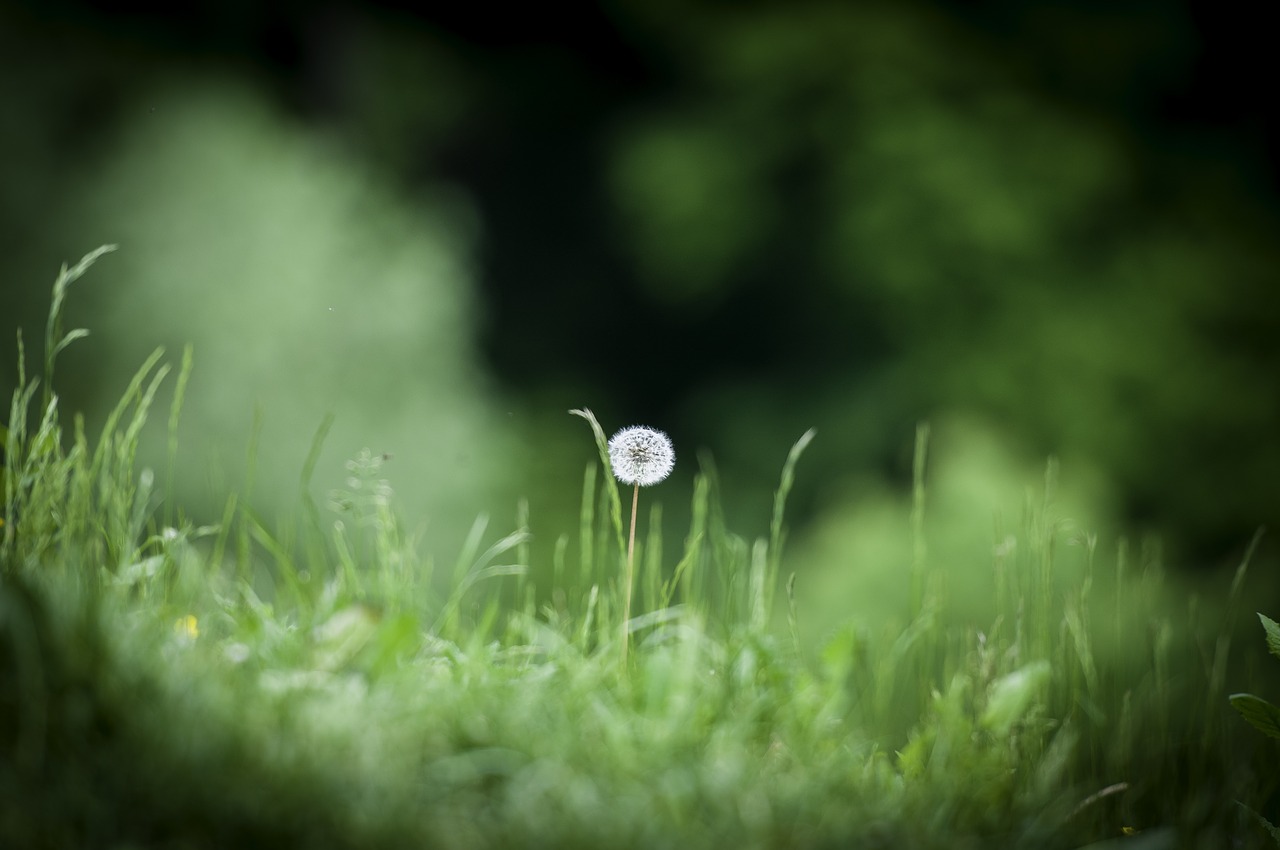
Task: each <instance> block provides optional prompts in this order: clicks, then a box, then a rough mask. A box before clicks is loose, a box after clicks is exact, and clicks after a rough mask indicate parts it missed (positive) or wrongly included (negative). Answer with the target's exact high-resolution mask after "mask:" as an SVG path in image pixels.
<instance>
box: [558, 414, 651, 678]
mask: <svg viewBox="0 0 1280 850" xmlns="http://www.w3.org/2000/svg"><path fill="white" fill-rule="evenodd" d="M569 412H570V413H572V414H573V415H574V416H581V417H582V418H583V419H585V420H587V422H588V423H589V424H590V425H591V432H592V433H593V434H595V437H596V446H597V447H599V449H600V458H601V460H603V461H605V462H606V463H608V465H609V467H610V468H611V469H612V470H613V475H614V477H615V478H617V479H618V480H619V481H621V482H622V483H623V484H633V485H635V488H634V490H633V492H632V494H631V536H630V538H629V539H628V541H627V574H626V593H625V594H624V595H623V599H624V602H623V608H622V653H621V655H622V663H623V665H624V666H625V665H626V663H627V641H628V639H629V638H630V630H629V625H630V624H629V621H630V619H631V585H632V584H634V576H635V550H636V510H637V507H638V505H639V504H640V488H641V487H648V486H649V485H650V484H657V483H658V482H659V481H661V480H662V479H664V478H666V477H667V476H668V475H670V474H671V469H672V467H674V466H675V465H676V453H675V449H673V448H672V447H671V440H670V438H668V437H667V435H666V434H664V433H662V432H661V431H657V430H655V429H653V428H645V427H643V426H640V425H634V426H632V427H630V428H623V429H622V430H621V431H619V432H618V433H616V434H614V435H613V439H611V440H609V442H608V444H606V443H605V439H604V431H603V430H602V429H601V428H600V423H599V422H597V421H596V417H595V414H593V413H592V412H591V411H590V410H587V409H586V408H583V409H582V410H570V411H569ZM612 496H613V505H614V510H615V511H616V512H617V513H615V514H614V516H615V517H617V518H618V520H620V519H621V517H620V516H619V515H620V514H621V511H622V506H621V504H620V503H619V499H618V497H617V491H616V490H613V491H612ZM618 534H619V535H621V534H622V527H621V522H620V521H619V523H618Z"/></svg>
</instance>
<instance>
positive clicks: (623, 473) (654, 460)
mask: <svg viewBox="0 0 1280 850" xmlns="http://www.w3.org/2000/svg"><path fill="white" fill-rule="evenodd" d="M609 463H610V465H612V466H613V474H614V476H615V477H616V478H617V479H618V480H619V481H621V482H622V483H623V484H639V485H640V486H641V487H648V486H649V485H650V484H657V483H658V482H659V481H661V480H662V479H664V478H666V477H667V476H668V475H670V474H671V468H672V467H674V466H675V465H676V451H675V449H673V448H672V447H671V439H670V438H669V437H667V435H666V434H664V433H662V432H661V431H655V430H654V429H653V428H645V427H644V426H643V425H633V426H632V427H630V428H623V429H622V430H621V431H619V432H618V433H616V434H614V435H613V438H612V439H611V440H609Z"/></svg>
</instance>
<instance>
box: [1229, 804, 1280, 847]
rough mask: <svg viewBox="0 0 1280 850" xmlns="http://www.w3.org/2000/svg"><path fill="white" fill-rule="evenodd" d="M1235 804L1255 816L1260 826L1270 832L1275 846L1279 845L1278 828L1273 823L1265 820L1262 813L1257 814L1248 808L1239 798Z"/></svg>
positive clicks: (1279, 831)
mask: <svg viewBox="0 0 1280 850" xmlns="http://www.w3.org/2000/svg"><path fill="white" fill-rule="evenodd" d="M1236 805H1237V806H1239V807H1240V808H1242V809H1244V810H1245V811H1246V812H1248V813H1249V814H1251V815H1253V816H1254V817H1255V818H1257V819H1258V822H1259V823H1260V824H1262V828H1263V829H1265V830H1266V831H1267V832H1269V833H1271V837H1272V838H1273V839H1275V842H1276V846H1278V847H1280V829H1277V828H1276V827H1275V825H1274V824H1273V823H1271V821H1269V820H1267V819H1266V818H1264V817H1263V816H1262V815H1260V814H1258V813H1257V812H1255V811H1254V810H1253V809H1251V808H1249V807H1248V806H1246V805H1245V804H1244V803H1242V802H1240V801H1239V800H1236Z"/></svg>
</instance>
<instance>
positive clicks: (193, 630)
mask: <svg viewBox="0 0 1280 850" xmlns="http://www.w3.org/2000/svg"><path fill="white" fill-rule="evenodd" d="M173 630H174V631H175V632H177V633H178V634H179V635H181V636H182V637H184V638H191V639H195V638H198V637H200V624H199V623H198V622H197V621H196V617H195V615H194V614H188V615H186V616H185V617H179V618H178V619H177V620H175V621H174V623H173Z"/></svg>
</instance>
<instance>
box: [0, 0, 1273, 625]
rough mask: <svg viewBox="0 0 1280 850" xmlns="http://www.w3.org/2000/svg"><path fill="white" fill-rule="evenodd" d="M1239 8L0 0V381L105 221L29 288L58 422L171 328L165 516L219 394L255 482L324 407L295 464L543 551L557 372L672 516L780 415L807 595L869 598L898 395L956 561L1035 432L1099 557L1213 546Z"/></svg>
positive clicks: (1263, 189)
mask: <svg viewBox="0 0 1280 850" xmlns="http://www.w3.org/2000/svg"><path fill="white" fill-rule="evenodd" d="M1262 14H1263V12H1262V11H1260V7H1256V6H1246V5H1245V4H1243V3H1226V4H1221V3H1212V4H1211V3H1208V2H1178V0H1166V2H1159V1H1158V0H1115V1H1114V2H1098V3H1067V2H1059V3H1019V2H1012V0H1004V2H1001V0H986V1H985V2H984V0H972V2H941V0H934V2H911V1H910V0H909V1H908V2H883V3H877V2H868V3H852V2H850V3H840V2H753V3H693V2H676V1H675V0H662V2H648V3H603V4H576V3H570V4H550V5H548V4H534V5H525V6H520V5H517V6H515V7H510V6H503V7H502V8H501V9H500V10H499V9H498V8H497V7H496V6H495V7H485V6H483V5H474V4H440V5H438V6H435V5H424V6H421V7H418V8H416V9H415V8H412V6H411V5H410V6H406V5H405V4H378V3H354V2H349V1H348V0H333V2H328V3H323V4H316V5H314V6H312V5H310V4H305V3H282V2H266V3H247V2H232V3H228V2H212V0H196V2H191V3H186V4H181V5H180V6H173V7H170V8H169V9H167V10H166V11H164V12H156V11H155V10H154V9H153V7H152V5H151V4H144V3H131V2H119V3H87V2H76V1H75V0H44V2H40V3H36V2H27V1H26V0H11V2H9V3H6V4H4V5H3V6H2V7H0V104H2V108H0V280H2V281H3V286H4V297H3V309H2V310H0V339H4V340H9V341H10V342H6V343H4V344H3V345H0V367H2V368H0V392H3V394H4V397H5V398H7V397H8V396H9V393H10V392H11V390H12V387H13V383H14V376H15V347H14V345H13V344H12V342H11V341H12V340H13V338H14V332H15V330H16V328H17V327H19V326H21V327H24V328H25V329H26V333H27V337H26V339H27V343H28V346H29V348H37V347H38V343H39V340H40V336H41V334H42V329H43V318H44V314H45V311H46V309H47V303H48V292H49V286H50V283H51V281H52V279H53V277H54V276H55V274H56V272H57V269H58V267H59V265H60V264H61V263H63V262H74V261H75V260H76V259H78V258H79V257H80V256H81V255H82V254H84V253H86V252H87V251H89V250H91V249H92V248H94V247H96V246H97V245H99V244H102V243H108V242H110V243H119V244H120V246H121V248H120V251H119V252H118V253H116V254H113V255H110V256H109V257H107V258H105V259H103V260H102V261H101V262H100V263H99V264H98V266H96V267H95V268H94V270H93V271H92V272H91V273H90V275H89V277H87V278H86V279H85V280H83V281H81V282H79V283H78V284H77V285H76V290H75V291H74V292H73V294H72V296H71V298H70V301H69V306H68V311H69V318H68V323H69V325H70V326H81V325H83V326H87V327H89V328H90V329H91V330H92V332H93V336H92V337H91V338H90V339H89V340H86V341H82V342H79V343H77V344H76V345H75V346H73V347H72V348H70V349H68V350H67V352H66V353H65V354H64V356H63V359H62V361H61V364H60V369H61V373H60V376H59V384H60V387H61V394H62V398H63V403H64V406H65V407H67V408H68V409H83V410H85V411H87V412H88V414H89V419H90V422H91V423H93V422H95V421H101V418H102V417H103V415H104V414H105V411H106V410H108V409H109V408H110V406H112V405H113V404H114V403H115V401H116V399H117V398H118V397H119V394H120V392H121V391H122V389H123V388H124V386H125V384H126V382H127V380H128V377H129V375H130V374H132V372H133V370H134V369H136V368H137V366H138V365H139V364H140V363H141V362H142V360H143V358H144V357H145V356H146V355H147V354H148V353H149V352H150V351H151V350H152V349H153V348H155V347H156V346H158V345H164V346H165V347H166V348H167V350H168V351H169V353H170V356H171V359H173V360H175V361H176V360H178V359H179V358H180V353H181V350H182V348H183V346H184V345H185V344H186V343H188V342H190V343H192V344H193V346H194V352H195V372H194V375H193V378H192V381H191V385H190V389H189V393H188V399H187V403H186V407H185V413H184V420H183V425H182V434H183V436H182V445H183V451H182V459H181V466H180V467H179V475H178V483H179V491H178V494H177V497H176V498H178V499H179V500H180V501H181V502H182V504H183V507H184V509H185V510H186V511H187V512H188V513H190V514H191V515H192V516H194V517H196V518H199V519H208V518H213V517H216V516H217V515H218V514H219V512H220V510H221V507H222V500H223V499H224V498H225V496H226V492H227V488H228V487H234V486H240V485H241V483H242V482H243V479H244V476H245V469H246V466H247V463H246V451H247V446H248V445H249V443H250V434H251V432H252V431H253V430H254V428H255V425H254V422H255V418H256V419H257V421H258V423H259V424H258V425H257V426H256V427H257V429H258V437H257V438H256V444H257V445H258V460H257V466H256V468H257V473H256V476H255V485H254V486H255V491H254V492H255V497H254V498H255V503H256V504H258V505H259V508H260V509H261V510H262V511H263V512H268V513H269V512H275V511H284V512H287V511H289V510H291V506H293V505H294V504H295V498H296V491H297V488H298V484H299V474H300V470H301V468H302V465H303V461H304V458H305V456H306V453H307V450H308V447H309V444H310V440H311V436H312V434H313V432H314V431H315V429H316V428H317V426H318V425H319V424H320V422H321V421H322V420H323V418H324V416H325V415H326V413H329V412H332V413H333V414H334V415H335V424H334V426H333V430H332V433H331V434H330V436H329V438H328V440H327V442H326V443H325V451H324V454H323V455H322V457H321V461H320V463H319V465H318V466H317V470H316V474H315V478H314V482H313V487H314V489H315V491H316V493H317V494H320V495H323V494H324V493H325V492H327V491H328V490H329V489H330V488H332V487H337V486H342V485H343V481H344V478H345V476H346V474H347V473H346V471H345V470H344V468H343V461H344V459H347V458H350V457H352V456H354V455H355V454H356V453H357V452H358V451H359V450H360V449H361V448H362V447H369V448H371V449H372V450H373V451H375V452H386V453H388V454H389V455H390V459H389V460H388V461H387V463H386V464H385V465H384V466H383V468H382V473H381V474H385V475H386V476H387V477H388V478H389V479H390V481H391V483H392V485H393V486H394V487H395V489H396V491H397V492H398V494H399V499H400V504H401V507H402V510H403V512H404V514H405V516H406V521H407V523H408V525H409V526H410V527H411V528H412V529H414V530H415V531H417V532H418V533H420V534H421V537H422V541H423V545H424V546H425V547H426V548H428V549H429V550H431V551H434V552H436V553H437V554H438V555H439V557H442V558H446V559H447V558H448V557H449V555H450V553H451V552H453V551H456V548H457V546H458V544H459V542H460V541H461V539H462V538H463V536H464V535H465V533H466V531H467V529H468V528H469V526H470V523H471V521H472V519H473V518H474V517H475V516H476V515H477V514H479V513H481V512H488V513H490V514H491V515H492V516H493V523H494V526H495V527H497V528H506V527H509V526H510V524H511V523H514V521H515V513H516V509H515V504H516V499H517V498H518V497H519V496H520V495H522V494H523V495H526V496H528V498H529V501H530V509H531V516H532V519H531V523H532V527H533V531H534V533H535V535H536V536H537V541H538V542H537V546H539V547H541V549H540V551H541V552H542V553H543V555H545V554H546V553H548V552H550V550H551V547H552V546H553V545H554V542H555V539H556V537H557V536H558V535H559V534H561V533H562V532H572V531H573V529H574V527H575V523H576V519H575V518H576V513H577V499H578V494H579V493H580V489H581V480H582V478H581V475H582V469H583V466H584V464H585V463H587V462H588V461H590V460H591V459H592V458H593V457H594V448H593V446H592V445H591V442H590V439H589V434H588V432H587V430H586V428H585V427H584V426H583V424H582V423H581V421H580V420H577V419H575V418H573V417H570V416H568V415H567V413H566V411H567V410H568V409H569V408H571V407H582V406H587V407H590V408H592V409H593V410H594V411H595V412H596V414H597V416H598V417H599V418H600V420H601V422H602V423H603V424H604V426H605V428H606V430H610V431H611V430H613V429H615V428H617V427H621V426H623V425H629V424H648V425H651V426H654V427H659V428H663V429H665V430H667V431H668V432H669V433H670V434H671V435H672V437H673V439H674V441H675V444H676V447H677V454H678V464H677V474H676V475H675V476H674V478H673V479H672V480H670V481H669V482H665V483H664V484H662V485H661V486H660V487H659V488H655V489H654V490H653V491H652V494H651V495H649V494H647V495H646V498H650V497H652V498H656V499H659V500H661V501H662V502H663V505H664V509H665V516H666V523H667V528H666V537H667V540H668V542H669V543H670V544H671V545H678V543H679V540H680V538H681V537H682V536H683V534H684V531H685V529H686V528H687V520H686V519H685V518H684V516H685V515H684V513H683V512H684V511H686V510H687V508H686V503H687V501H688V497H689V482H690V479H691V476H692V474H693V472H694V471H695V470H696V468H697V458H698V457H699V455H700V454H701V455H704V456H708V457H710V458H713V459H714V462H715V465H716V467H717V469H718V471H719V476H720V479H721V482H722V484H723V487H724V498H725V510H726V514H727V515H728V518H729V523H730V526H731V527H735V528H740V529H742V530H743V531H744V533H751V534H754V533H760V532H763V531H764V530H765V529H766V528H767V517H768V514H769V502H770V498H771V492H772V489H773V488H774V486H776V480H777V475H778V472H779V470H780V468H781V465H782V462H783V459H784V457H785V455H786V452H787V449H788V447H789V446H790V445H791V444H792V442H793V441H794V440H795V439H796V438H797V437H799V436H800V434H801V433H803V432H804V431H805V430H806V429H807V428H810V427H816V428H817V430H818V438H817V440H816V441H815V442H814V443H813V445H812V447H811V448H810V450H809V452H808V454H807V455H806V457H805V459H804V460H803V461H802V463H801V466H800V470H799V480H798V483H797V486H796V490H795V496H794V499H793V510H792V517H793V534H792V538H791V541H792V544H793V546H792V550H791V551H792V554H793V556H794V561H795V563H796V564H797V565H802V566H803V568H804V569H805V570H809V571H812V572H814V573H815V574H821V576H825V578H823V577H820V576H815V577H813V578H812V580H810V577H809V576H806V577H805V580H804V581H802V582H801V585H802V587H803V586H807V587H810V588H815V590H814V591H813V592H812V593H813V595H814V602H813V604H815V605H819V606H821V605H823V604H825V605H828V606H829V607H832V608H857V607H859V606H862V607H864V608H879V607H884V606H885V600H886V599H891V600H897V601H898V602H901V601H902V600H903V599H905V594H906V587H905V585H906V582H905V579H904V578H903V568H904V565H905V564H906V563H908V562H909V560H910V558H911V557H912V554H911V540H910V523H909V511H910V494H909V487H910V480H911V458H912V446H913V441H914V438H915V433H916V428H917V424H918V423H920V422H928V423H930V426H931V434H932V442H931V445H930V468H929V481H930V488H931V489H930V506H929V511H930V517H931V520H932V526H931V527H932V529H933V530H932V532H931V534H933V535H934V540H933V542H931V547H930V552H931V553H932V554H931V557H948V558H956V559H957V560H958V561H965V562H966V563H968V562H972V563H974V564H989V563H990V560H991V558H992V552H993V550H998V549H999V547H1000V545H1001V544H1002V542H1003V541H1005V540H1006V539H1007V538H1006V535H1007V533H1008V532H1009V529H1011V528H1014V527H1016V526H1017V524H1018V522H1019V517H1020V515H1021V512H1022V510H1023V508H1022V499H1023V494H1024V493H1025V492H1027V491H1028V489H1029V488H1034V487H1035V486H1036V485H1037V482H1038V481H1039V480H1040V479H1041V477H1042V470H1043V469H1044V466H1045V460H1046V458H1047V457H1049V456H1054V457H1056V458H1058V460H1059V464H1060V466H1059V470H1060V472H1059V483H1058V491H1057V496H1056V498H1057V500H1058V505H1059V507H1058V508H1056V510H1058V511H1060V513H1061V515H1062V516H1063V517H1071V518H1074V519H1075V521H1076V523H1077V527H1078V528H1079V529H1081V531H1082V533H1083V531H1085V530H1089V529H1093V530H1097V531H1098V532H1099V533H1100V535H1101V540H1102V541H1103V543H1102V544H1101V545H1104V546H1112V545H1114V541H1115V540H1116V539H1117V538H1118V537H1119V536H1121V535H1124V536H1126V537H1128V538H1129V539H1131V540H1133V541H1135V542H1134V544H1133V551H1135V552H1136V551H1138V549H1139V548H1140V547H1141V548H1143V550H1144V551H1146V549H1147V548H1148V547H1149V546H1150V545H1151V544H1150V543H1142V544H1140V543H1138V542H1136V541H1141V540H1144V539H1147V540H1149V539H1154V538H1148V535H1158V538H1159V540H1161V541H1162V543H1161V546H1162V549H1163V552H1164V557H1165V559H1166V560H1168V561H1169V562H1170V563H1172V564H1173V565H1175V566H1177V567H1179V568H1180V569H1183V570H1186V571H1189V572H1191V571H1197V570H1199V571H1202V572H1203V571H1211V570H1212V569H1214V568H1216V567H1223V566H1224V565H1234V563H1235V562H1236V561H1237V560H1238V559H1239V557H1240V555H1241V552H1242V551H1243V550H1244V548H1245V545H1246V543H1247V542H1248V540H1249V539H1250V537H1251V536H1252V534H1253V532H1254V530H1255V529H1256V528H1257V527H1259V526H1261V525H1270V526H1271V527H1272V528H1273V529H1275V528H1280V491H1278V488H1280V439H1278V438H1280V368H1278V367H1280V280H1277V276H1278V273H1280V241H1278V240H1277V235H1278V234H1280V228H1278V225H1280V209H1278V207H1277V192H1278V191H1280V183H1278V182H1277V175H1276V172H1275V170H1274V156H1275V154H1276V153H1277V151H1278V150H1280V122H1277V114H1276V111H1275V107H1274V104H1275V99H1274V97H1273V92H1274V90H1275V82H1276V72H1275V68H1274V64H1273V62H1271V61H1270V60H1269V59H1268V58H1267V57H1268V55H1269V53H1270V47H1271V45H1270V41H1269V36H1268V30H1267V28H1266V27H1265V26H1264V23H1263V20H1262V18H1261V17H1260V16H1261V15H1262ZM165 418H166V417H165V415H163V414H161V415H158V416H156V417H155V419H157V420H159V421H158V422H157V430H156V434H157V437H156V438H155V441H154V445H155V447H156V452H155V454H154V455H153V457H152V458H150V460H149V462H151V463H154V464H160V463H163V452H164V439H163V420H164V419H165ZM91 427H92V426H91ZM1082 539H1083V537H1082ZM1274 553H1275V548H1274V546H1272V545H1271V544H1270V543H1264V546H1263V548H1262V551H1261V558H1262V559H1263V561H1264V562H1267V563H1272V564H1274V561H1275V555H1274ZM962 584H963V583H962ZM978 585H980V583H977V584H975V586H978ZM833 588H837V589H839V590H838V591H833Z"/></svg>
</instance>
